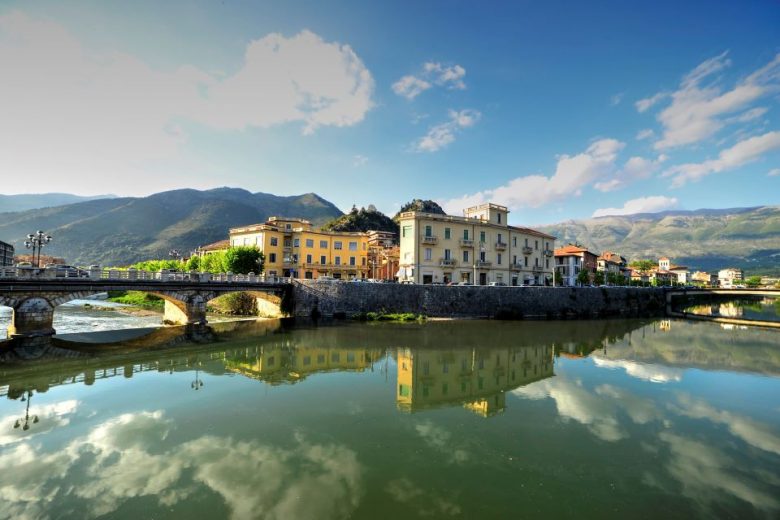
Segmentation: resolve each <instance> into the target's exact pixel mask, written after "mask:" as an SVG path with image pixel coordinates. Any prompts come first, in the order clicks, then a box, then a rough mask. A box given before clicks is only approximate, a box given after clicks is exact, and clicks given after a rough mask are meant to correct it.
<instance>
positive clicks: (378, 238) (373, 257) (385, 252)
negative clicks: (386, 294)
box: [367, 231, 401, 280]
mask: <svg viewBox="0 0 780 520" xmlns="http://www.w3.org/2000/svg"><path fill="white" fill-rule="evenodd" d="M367 235H368V267H369V274H368V276H369V278H372V279H374V280H395V276H396V273H397V272H398V267H399V261H398V260H399V258H400V254H401V252H400V248H399V247H398V233H393V232H391V231H368V232H367Z"/></svg>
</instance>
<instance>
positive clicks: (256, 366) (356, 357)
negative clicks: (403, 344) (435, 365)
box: [224, 344, 384, 385]
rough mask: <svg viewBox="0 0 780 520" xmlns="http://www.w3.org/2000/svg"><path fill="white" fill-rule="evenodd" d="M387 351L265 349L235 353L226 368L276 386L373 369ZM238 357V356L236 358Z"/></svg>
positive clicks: (287, 347)
mask: <svg viewBox="0 0 780 520" xmlns="http://www.w3.org/2000/svg"><path fill="white" fill-rule="evenodd" d="M383 353H384V350H383V349H378V348H375V349H367V348H360V347H357V348H337V347H306V346H294V345H291V344H285V345H270V346H261V347H256V348H254V349H247V350H246V351H244V352H239V353H236V352H234V353H233V356H232V357H230V358H229V359H225V361H224V362H225V368H226V369H227V370H230V371H232V372H235V373H238V374H241V375H243V376H246V377H251V378H252V379H257V380H260V381H264V382H266V383H269V384H272V385H278V384H287V383H297V382H299V381H302V380H303V379H306V377H308V376H309V375H310V374H314V373H318V372H362V371H364V370H368V369H373V366H374V362H375V361H377V360H378V359H379V358H381V357H382V355H383ZM236 354H238V355H236Z"/></svg>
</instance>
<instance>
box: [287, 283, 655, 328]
mask: <svg viewBox="0 0 780 520" xmlns="http://www.w3.org/2000/svg"><path fill="white" fill-rule="evenodd" d="M664 292H665V291H664V289H662V288H621V287H613V288H590V287H586V288H572V287H485V286H441V285H400V284H375V283H363V282H360V283H352V282H323V281H316V280H313V281H308V280H306V281H302V282H300V283H296V284H295V293H294V309H293V314H294V315H295V316H322V317H331V316H336V317H339V316H353V315H355V314H360V313H364V312H387V313H406V312H411V313H415V314H424V315H426V316H429V317H457V318H499V319H502V318H503V319H557V318H599V317H610V316H650V315H661V314H663V313H664V310H665V303H666V301H665V296H664Z"/></svg>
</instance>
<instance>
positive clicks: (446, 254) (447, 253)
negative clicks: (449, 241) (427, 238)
mask: <svg viewBox="0 0 780 520" xmlns="http://www.w3.org/2000/svg"><path fill="white" fill-rule="evenodd" d="M451 258H452V252H451V251H450V250H449V249H445V250H444V259H445V260H449V259H451Z"/></svg>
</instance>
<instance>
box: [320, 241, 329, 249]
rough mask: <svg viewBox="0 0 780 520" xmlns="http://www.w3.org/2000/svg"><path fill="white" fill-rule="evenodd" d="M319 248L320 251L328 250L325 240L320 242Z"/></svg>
mask: <svg viewBox="0 0 780 520" xmlns="http://www.w3.org/2000/svg"><path fill="white" fill-rule="evenodd" d="M320 247H321V248H322V249H327V248H328V241H327V240H320Z"/></svg>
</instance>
